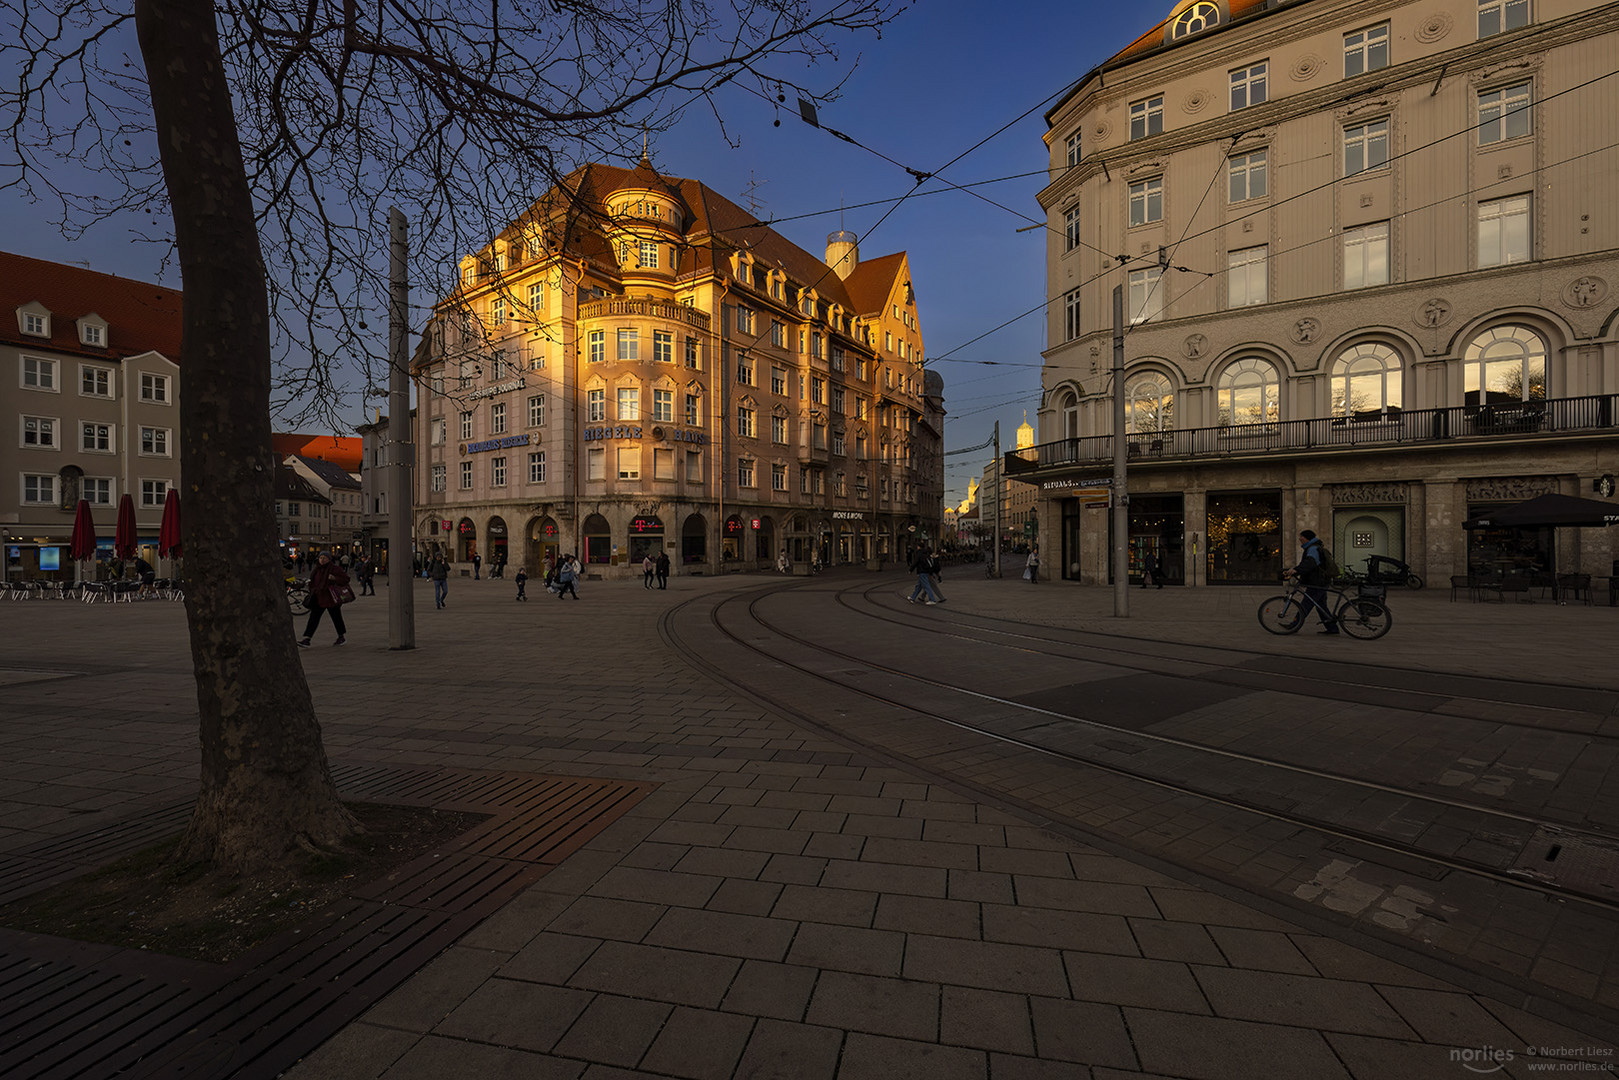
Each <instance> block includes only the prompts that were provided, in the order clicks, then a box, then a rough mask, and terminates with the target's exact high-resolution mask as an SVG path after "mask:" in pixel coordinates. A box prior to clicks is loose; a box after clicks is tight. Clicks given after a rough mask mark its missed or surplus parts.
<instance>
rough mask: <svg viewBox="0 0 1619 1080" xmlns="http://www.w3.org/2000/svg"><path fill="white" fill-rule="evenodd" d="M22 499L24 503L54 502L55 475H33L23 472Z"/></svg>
mask: <svg viewBox="0 0 1619 1080" xmlns="http://www.w3.org/2000/svg"><path fill="white" fill-rule="evenodd" d="M22 501H23V502H25V503H35V504H39V503H54V502H55V501H56V477H54V476H35V475H33V474H31V473H24V474H23V478H22Z"/></svg>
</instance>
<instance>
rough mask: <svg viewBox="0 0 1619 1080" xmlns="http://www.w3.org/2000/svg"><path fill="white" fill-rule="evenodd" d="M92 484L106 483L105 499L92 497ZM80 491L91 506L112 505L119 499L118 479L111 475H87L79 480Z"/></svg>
mask: <svg viewBox="0 0 1619 1080" xmlns="http://www.w3.org/2000/svg"><path fill="white" fill-rule="evenodd" d="M92 484H105V485H106V496H107V497H106V498H105V499H92V498H91V497H90V488H91V485H92ZM79 493H80V494H81V495H82V496H83V498H84V501H85V502H87V503H89V504H90V505H91V506H112V505H113V503H115V502H117V500H118V481H117V480H116V479H115V478H113V477H111V476H86V477H84V479H83V480H81V481H80V482H79Z"/></svg>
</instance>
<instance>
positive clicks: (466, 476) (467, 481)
mask: <svg viewBox="0 0 1619 1080" xmlns="http://www.w3.org/2000/svg"><path fill="white" fill-rule="evenodd" d="M461 490H462V491H471V490H472V462H470V461H463V462H462V463H461Z"/></svg>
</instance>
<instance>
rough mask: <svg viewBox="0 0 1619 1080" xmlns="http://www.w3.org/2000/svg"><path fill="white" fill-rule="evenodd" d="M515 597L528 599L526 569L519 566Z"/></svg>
mask: <svg viewBox="0 0 1619 1080" xmlns="http://www.w3.org/2000/svg"><path fill="white" fill-rule="evenodd" d="M516 581H517V599H519V600H527V599H528V570H527V569H525V568H524V567H521V566H519V567H518V568H517V578H516Z"/></svg>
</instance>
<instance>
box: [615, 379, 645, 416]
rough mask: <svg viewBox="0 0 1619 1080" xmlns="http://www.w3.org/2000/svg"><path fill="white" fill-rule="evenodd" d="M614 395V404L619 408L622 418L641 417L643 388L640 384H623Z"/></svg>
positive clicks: (619, 414)
mask: <svg viewBox="0 0 1619 1080" xmlns="http://www.w3.org/2000/svg"><path fill="white" fill-rule="evenodd" d="M613 397H614V403H613V404H614V407H615V408H616V409H617V410H618V418H619V419H620V420H639V419H641V388H640V387H639V386H621V387H619V388H618V393H617V394H615V395H613Z"/></svg>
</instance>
